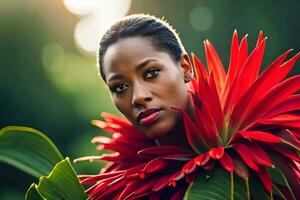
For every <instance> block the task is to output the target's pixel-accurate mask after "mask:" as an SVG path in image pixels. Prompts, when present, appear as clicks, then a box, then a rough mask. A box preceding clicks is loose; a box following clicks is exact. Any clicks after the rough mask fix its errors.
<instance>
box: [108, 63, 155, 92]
mask: <svg viewBox="0 0 300 200" xmlns="http://www.w3.org/2000/svg"><path fill="white" fill-rule="evenodd" d="M159 71H160V69H155V68H151V69H149V70H148V71H146V72H145V75H144V79H153V78H155V77H157V76H158V72H159ZM152 72H155V74H151V73H152ZM148 74H150V77H147V75H148ZM121 86H122V87H123V88H121V89H120V90H119V91H118V88H119V87H121ZM124 87H125V88H124ZM127 87H128V85H126V84H124V83H117V84H115V85H114V86H113V87H112V88H110V90H111V91H112V92H115V93H118V94H121V93H123V92H124V91H125V90H126V88H127Z"/></svg>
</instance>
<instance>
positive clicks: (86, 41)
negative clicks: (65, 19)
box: [64, 0, 131, 53]
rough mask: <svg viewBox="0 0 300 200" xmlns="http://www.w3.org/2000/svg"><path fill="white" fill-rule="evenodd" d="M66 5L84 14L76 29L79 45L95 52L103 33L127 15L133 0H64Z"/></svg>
mask: <svg viewBox="0 0 300 200" xmlns="http://www.w3.org/2000/svg"><path fill="white" fill-rule="evenodd" d="M64 5H65V7H66V8H67V9H68V10H69V11H70V12H72V13H74V14H77V15H81V16H82V19H81V20H80V21H79V22H78V24H77V25H76V27H75V31H74V39H75V42H76V44H77V46H78V47H80V48H81V49H82V50H84V51H85V52H88V53H95V52H96V51H97V48H98V42H99V39H100V38H101V36H102V35H103V33H104V32H105V31H106V30H107V29H108V27H109V26H110V25H111V24H113V23H114V22H115V21H116V20H118V19H120V18H121V17H123V16H125V15H126V13H127V12H128V10H129V8H130V5H131V0H122V1H120V0H84V1H82V0H64Z"/></svg>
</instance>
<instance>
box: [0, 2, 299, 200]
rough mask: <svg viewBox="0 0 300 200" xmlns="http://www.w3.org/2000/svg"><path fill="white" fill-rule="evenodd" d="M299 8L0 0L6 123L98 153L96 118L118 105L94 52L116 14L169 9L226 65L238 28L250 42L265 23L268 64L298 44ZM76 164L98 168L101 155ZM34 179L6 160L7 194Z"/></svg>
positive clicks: (0, 180) (1, 184) (2, 178)
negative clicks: (95, 160) (96, 159)
mask: <svg viewBox="0 0 300 200" xmlns="http://www.w3.org/2000/svg"><path fill="white" fill-rule="evenodd" d="M108 2H109V3H108ZM121 2H122V3H123V4H124V5H122V3H121ZM122 6H123V7H122ZM299 11H300V1H298V0H285V1H283V0H282V1H281V0H278V1H273V0H255V1H246V0H227V1H225V0H223V1H222V0H185V1H183V0H163V1H162V0H132V1H130V0H126V1H125V0H115V1H113V0H106V1H104V0H95V1H92V0H65V1H62V0H48V1H46V0H43V1H39V0H0V58H1V60H0V61H1V62H0V67H1V68H0V69H1V70H0V89H1V90H0V92H1V98H0V105H1V109H0V127H4V126H7V125H22V126H30V127H33V128H35V129H38V130H40V131H42V132H44V133H46V134H47V135H48V136H49V137H50V138H51V139H52V140H53V142H54V143H55V144H56V145H57V146H58V148H59V149H60V150H61V151H62V152H63V154H64V155H65V156H69V157H70V158H71V159H74V158H77V157H81V156H86V155H96V154H98V153H97V152H96V151H95V150H94V149H95V146H94V145H92V144H91V143H90V139H91V138H92V137H93V136H95V135H97V134H103V132H102V131H100V130H98V129H97V128H94V127H92V126H91V125H90V121H91V120H92V119H96V118H100V113H101V112H102V111H106V112H113V113H118V112H117V110H116V109H115V108H114V107H113V105H112V103H111V102H110V96H109V93H108V90H107V89H106V87H105V85H104V84H103V82H102V81H101V80H100V78H99V76H98V71H97V66H96V62H97V59H96V52H95V48H96V47H97V42H96V41H97V39H99V37H100V35H101V30H102V29H104V28H105V27H107V26H108V25H109V23H111V22H112V21H113V20H115V19H117V18H119V17H121V16H122V15H128V14H133V13H150V14H154V15H156V16H158V17H164V18H165V19H167V20H168V21H169V22H170V23H171V24H172V25H173V27H175V28H176V30H177V31H178V32H179V34H180V37H181V39H182V41H183V44H184V46H185V48H186V50H187V52H194V53H195V54H196V55H197V56H199V57H200V58H201V59H202V60H203V58H204V51H203V40H204V39H209V40H210V41H211V42H212V43H213V44H214V45H215V47H216V49H217V50H218V52H219V53H220V56H221V58H222V60H223V63H224V65H225V66H227V65H228V59H229V47H230V40H231V36H232V33H233V31H234V29H237V30H238V32H239V36H240V37H241V36H243V35H244V34H246V33H248V34H249V36H248V39H249V47H250V48H253V46H254V45H255V42H256V38H257V35H258V33H259V31H260V30H263V31H264V33H265V35H267V36H268V40H267V47H266V51H265V57H264V62H263V66H264V67H265V66H267V65H268V64H270V62H271V61H272V60H274V59H275V58H276V57H277V56H279V54H281V53H283V51H285V50H287V49H289V48H293V49H294V50H295V52H297V51H299V47H300V40H299V36H300V25H299V22H298V20H299V14H300V13H299ZM97 20H98V21H97ZM100 29H101V30H100ZM294 54H295V53H293V55H294ZM299 66H300V64H299V62H298V63H297V64H296V69H294V70H293V72H292V74H296V73H299V71H300V69H299ZM74 166H75V168H76V170H77V171H78V172H79V173H97V172H98V171H99V169H100V167H101V166H103V163H80V164H75V165H74ZM32 182H37V180H36V179H34V178H32V177H31V176H29V175H27V174H25V173H23V172H21V171H19V170H17V169H15V168H13V167H11V166H8V165H6V164H4V163H0V199H1V200H2V199H9V200H13V199H24V194H25V192H26V190H27V188H28V187H29V186H30V184H31V183H32Z"/></svg>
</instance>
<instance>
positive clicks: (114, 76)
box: [107, 58, 157, 82]
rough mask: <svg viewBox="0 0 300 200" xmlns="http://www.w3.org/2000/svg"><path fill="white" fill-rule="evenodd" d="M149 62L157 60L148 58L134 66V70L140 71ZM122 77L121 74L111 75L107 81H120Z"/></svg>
mask: <svg viewBox="0 0 300 200" xmlns="http://www.w3.org/2000/svg"><path fill="white" fill-rule="evenodd" d="M151 61H157V59H153V58H149V59H147V60H145V61H144V62H142V63H140V64H138V65H137V66H135V70H136V71H140V70H141V69H142V68H143V67H145V66H146V65H147V64H148V63H149V62H151ZM122 77H123V76H122V75H121V74H116V75H112V76H111V77H110V78H109V79H108V80H107V82H108V81H112V80H117V79H121V78H122Z"/></svg>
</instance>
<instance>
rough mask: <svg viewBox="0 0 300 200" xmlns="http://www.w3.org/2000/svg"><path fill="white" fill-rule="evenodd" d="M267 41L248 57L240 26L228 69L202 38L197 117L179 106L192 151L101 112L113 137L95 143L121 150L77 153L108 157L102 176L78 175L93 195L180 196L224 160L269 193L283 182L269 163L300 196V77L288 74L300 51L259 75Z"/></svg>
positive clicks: (195, 83)
mask: <svg viewBox="0 0 300 200" xmlns="http://www.w3.org/2000/svg"><path fill="white" fill-rule="evenodd" d="M265 43H266V38H263V34H262V32H260V34H259V37H258V41H257V44H256V46H255V48H254V50H253V51H252V52H251V53H250V54H249V55H248V47H247V35H246V36H245V37H243V39H242V41H241V42H240V43H239V41H238V35H237V32H236V31H235V32H234V34H233V38H232V44H231V53H230V64H229V69H228V72H227V73H226V72H225V69H224V67H223V64H222V62H221V60H220V58H219V56H218V54H217V52H216V51H215V49H214V47H213V46H212V44H211V43H210V42H209V41H207V40H206V41H205V42H204V47H205V52H206V60H207V68H208V70H206V68H205V67H204V65H203V64H202V62H201V61H200V60H199V59H198V58H197V57H196V56H195V55H193V54H192V60H193V63H194V69H195V74H196V79H193V80H192V81H191V82H190V90H191V98H192V99H193V104H194V107H195V115H196V119H195V120H194V121H193V120H192V119H191V118H190V116H189V115H188V114H187V113H185V112H184V111H181V110H179V109H178V108H173V109H176V110H178V111H179V112H182V114H183V122H184V125H185V129H186V137H187V140H188V142H189V144H190V145H191V147H192V149H193V150H194V152H191V151H189V150H186V149H183V148H181V147H176V146H155V143H154V141H152V140H149V139H147V138H146V137H145V136H143V134H142V133H140V132H138V131H137V130H136V129H134V128H133V127H132V126H131V124H130V123H129V122H128V121H127V120H125V119H123V118H119V117H116V116H113V115H111V114H107V113H103V114H102V116H103V118H104V120H105V122H102V121H97V120H95V121H93V124H94V125H96V126H98V127H100V128H102V129H104V130H106V131H108V132H111V133H112V134H113V137H112V138H111V139H110V138H106V137H103V136H98V137H95V138H94V139H93V140H92V141H93V142H94V143H99V148H100V149H108V150H113V151H115V152H116V153H113V154H108V155H102V156H100V157H86V158H81V159H78V160H85V159H88V160H105V161H108V164H107V166H106V167H105V168H104V169H102V171H101V173H100V174H99V175H87V176H80V179H81V180H82V181H81V183H82V184H93V186H92V187H90V188H89V189H88V190H87V193H88V194H89V197H90V199H139V198H146V199H162V196H163V197H164V199H165V198H166V197H169V198H171V199H182V197H183V195H184V193H185V190H186V188H187V186H188V185H189V184H190V183H191V182H192V181H193V180H194V179H195V178H196V177H197V174H198V173H201V172H202V173H203V170H205V171H213V169H214V167H220V166H221V167H223V168H224V169H225V170H227V171H228V172H230V173H232V174H233V173H236V174H237V175H238V176H240V177H242V178H243V179H245V181H246V182H248V181H249V178H250V180H251V178H252V175H250V174H257V175H258V177H259V179H260V180H261V182H262V183H263V185H264V186H265V189H266V190H267V191H269V192H270V193H271V194H272V192H273V188H274V185H276V184H277V183H275V182H273V180H272V178H271V176H270V174H269V173H268V170H267V169H268V168H274V167H275V168H277V169H280V170H281V171H282V172H283V174H284V175H285V177H286V179H287V181H288V183H289V185H290V186H291V190H292V192H290V190H288V189H287V188H286V187H285V186H283V185H276V187H277V186H278V187H277V188H280V191H281V192H282V193H283V194H284V195H285V197H286V198H287V199H289V198H294V199H300V192H299V188H300V170H299V166H300V165H299V161H300V158H299V156H298V154H297V153H299V149H300V142H299V136H300V95H299V94H297V91H299V90H300V75H296V76H292V77H290V78H287V79H286V77H287V75H288V73H289V72H290V70H291V69H292V67H293V66H294V64H295V62H296V61H297V59H298V57H299V56H300V53H297V54H296V55H295V56H294V57H292V58H291V59H289V60H288V61H285V59H286V57H287V56H288V54H289V53H290V52H291V50H288V51H287V52H285V53H284V54H282V55H281V56H280V57H278V58H277V59H276V60H275V61H274V62H273V63H272V64H271V65H270V66H268V67H267V68H266V70H264V71H263V72H261V73H260V74H259V71H260V68H261V63H262V59H263V54H264V47H265ZM200 169H201V172H199V170H200ZM297 189H298V190H297ZM248 196H251V194H250V192H249V189H248ZM271 196H272V195H271Z"/></svg>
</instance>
